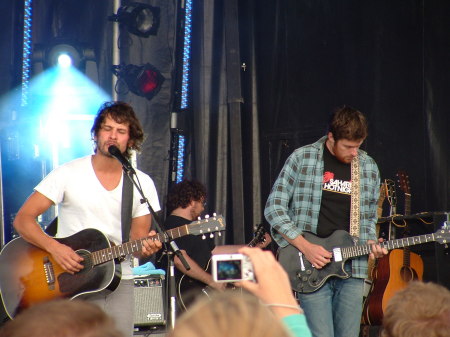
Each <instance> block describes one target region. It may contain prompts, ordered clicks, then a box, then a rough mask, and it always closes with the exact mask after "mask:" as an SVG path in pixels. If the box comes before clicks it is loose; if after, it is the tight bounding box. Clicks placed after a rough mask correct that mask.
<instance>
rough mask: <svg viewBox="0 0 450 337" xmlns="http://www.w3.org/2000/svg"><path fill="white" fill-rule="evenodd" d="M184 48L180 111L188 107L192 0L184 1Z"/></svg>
mask: <svg viewBox="0 0 450 337" xmlns="http://www.w3.org/2000/svg"><path fill="white" fill-rule="evenodd" d="M184 15H185V16H184V46H183V75H182V80H181V104H180V108H181V109H186V108H187V107H188V98H189V71H190V67H191V65H190V64H191V33H192V0H187V1H186V9H185V14H184Z"/></svg>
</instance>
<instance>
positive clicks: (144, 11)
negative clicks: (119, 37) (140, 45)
mask: <svg viewBox="0 0 450 337" xmlns="http://www.w3.org/2000/svg"><path fill="white" fill-rule="evenodd" d="M108 20H110V21H115V22H119V23H121V24H123V25H125V26H126V28H127V29H128V31H129V32H130V33H132V34H134V35H137V36H141V37H149V36H150V35H156V33H157V32H158V28H159V22H160V8H159V7H153V6H150V5H148V4H143V3H138V2H131V3H129V4H127V5H123V6H121V7H120V8H119V9H118V10H117V14H113V15H111V16H109V17H108Z"/></svg>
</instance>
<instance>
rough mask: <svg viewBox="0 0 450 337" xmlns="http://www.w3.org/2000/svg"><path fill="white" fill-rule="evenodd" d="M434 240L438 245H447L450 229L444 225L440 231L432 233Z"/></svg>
mask: <svg viewBox="0 0 450 337" xmlns="http://www.w3.org/2000/svg"><path fill="white" fill-rule="evenodd" d="M434 239H435V240H436V242H439V243H440V244H448V243H449V242H450V227H449V226H448V225H444V226H443V227H442V228H441V229H439V230H437V231H436V232H435V233H434Z"/></svg>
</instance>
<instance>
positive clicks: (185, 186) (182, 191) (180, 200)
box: [167, 179, 206, 214]
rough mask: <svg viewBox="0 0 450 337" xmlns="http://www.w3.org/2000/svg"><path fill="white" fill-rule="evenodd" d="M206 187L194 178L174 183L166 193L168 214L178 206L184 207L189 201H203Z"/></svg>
mask: <svg viewBox="0 0 450 337" xmlns="http://www.w3.org/2000/svg"><path fill="white" fill-rule="evenodd" d="M205 200H206V188H205V186H203V184H202V183H200V182H199V181H196V180H187V179H184V180H183V181H181V182H179V183H178V184H176V185H174V186H173V187H172V188H171V189H170V191H169V193H168V194H167V212H168V214H170V213H172V211H173V210H174V209H176V208H178V207H181V208H186V207H188V206H189V203H191V201H205Z"/></svg>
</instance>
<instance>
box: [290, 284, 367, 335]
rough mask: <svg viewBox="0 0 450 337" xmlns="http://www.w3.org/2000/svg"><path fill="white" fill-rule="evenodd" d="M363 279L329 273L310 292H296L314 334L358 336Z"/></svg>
mask: <svg viewBox="0 0 450 337" xmlns="http://www.w3.org/2000/svg"><path fill="white" fill-rule="evenodd" d="M363 292H364V279H357V278H352V277H350V278H348V279H345V280H343V279H340V278H337V277H330V278H329V279H328V280H327V282H326V283H325V285H324V286H323V287H322V288H320V289H319V290H317V291H315V292H313V293H310V294H298V299H299V301H300V305H301V307H302V308H303V310H304V311H305V316H306V320H307V322H308V326H309V328H310V329H311V332H312V335H313V336H314V337H358V336H359V329H360V324H361V314H362V306H363Z"/></svg>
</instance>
